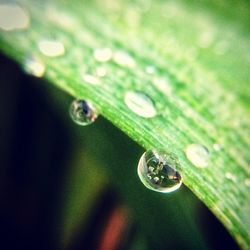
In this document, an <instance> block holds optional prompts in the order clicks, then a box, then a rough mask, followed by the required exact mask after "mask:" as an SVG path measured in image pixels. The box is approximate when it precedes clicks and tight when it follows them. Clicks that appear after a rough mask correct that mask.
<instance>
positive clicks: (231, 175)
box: [225, 172, 236, 182]
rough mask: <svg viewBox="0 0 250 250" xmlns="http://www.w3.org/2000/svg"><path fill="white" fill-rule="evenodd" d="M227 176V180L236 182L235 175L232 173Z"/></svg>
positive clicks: (227, 173)
mask: <svg viewBox="0 0 250 250" xmlns="http://www.w3.org/2000/svg"><path fill="white" fill-rule="evenodd" d="M225 176H226V178H227V179H228V180H230V181H233V182H236V176H235V175H233V174H232V173H230V172H226V174H225Z"/></svg>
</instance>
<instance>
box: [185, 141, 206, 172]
mask: <svg viewBox="0 0 250 250" xmlns="http://www.w3.org/2000/svg"><path fill="white" fill-rule="evenodd" d="M186 156H187V158H188V159H189V160H190V161H191V162H192V163H193V164H194V165H195V166H196V167H199V168H205V167H207V165H208V161H209V151H208V149H207V148H206V147H204V146H203V145H200V144H190V145H188V146H187V148H186Z"/></svg>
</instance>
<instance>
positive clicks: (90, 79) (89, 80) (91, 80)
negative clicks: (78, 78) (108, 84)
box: [82, 74, 100, 85]
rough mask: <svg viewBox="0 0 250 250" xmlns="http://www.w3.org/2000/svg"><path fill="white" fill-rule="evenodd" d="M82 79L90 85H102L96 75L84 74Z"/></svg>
mask: <svg viewBox="0 0 250 250" xmlns="http://www.w3.org/2000/svg"><path fill="white" fill-rule="evenodd" d="M82 79H83V80H84V81H85V82H87V83H89V84H92V85H98V84H100V79H99V78H98V77H97V76H95V75H91V74H84V75H83V76H82Z"/></svg>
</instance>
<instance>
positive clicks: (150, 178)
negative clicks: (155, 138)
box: [137, 149, 182, 193]
mask: <svg viewBox="0 0 250 250" xmlns="http://www.w3.org/2000/svg"><path fill="white" fill-rule="evenodd" d="M176 166H177V161H176V160H175V159H174V158H173V157H171V156H169V155H168V154H167V153H166V152H165V151H163V150H156V149H154V150H148V151H146V152H145V153H144V154H143V155H142V156H141V158H140V160H139V163H138V169H137V172H138V175H139V178H140V180H141V182H142V183H143V184H144V185H145V186H146V187H147V188H149V189H151V190H153V191H156V192H161V193H170V192H173V191H175V190H177V189H179V188H180V186H181V184H182V177H181V175H180V173H179V172H178V171H177V170H176Z"/></svg>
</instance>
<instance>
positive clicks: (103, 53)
mask: <svg viewBox="0 0 250 250" xmlns="http://www.w3.org/2000/svg"><path fill="white" fill-rule="evenodd" d="M94 58H95V59H96V61H98V62H107V61H109V60H110V59H111V58H112V50H111V49H110V48H99V49H95V50H94Z"/></svg>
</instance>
